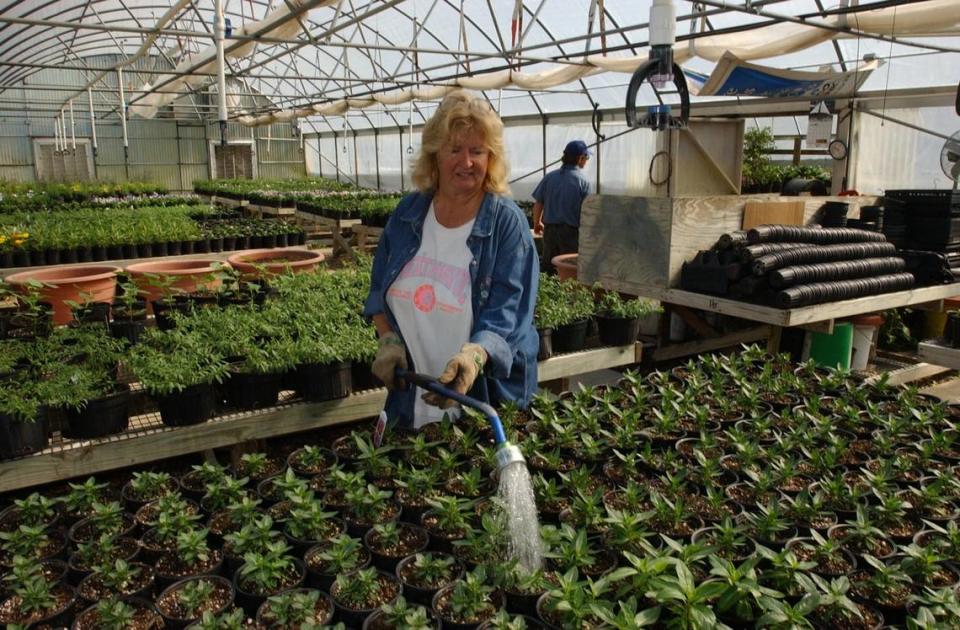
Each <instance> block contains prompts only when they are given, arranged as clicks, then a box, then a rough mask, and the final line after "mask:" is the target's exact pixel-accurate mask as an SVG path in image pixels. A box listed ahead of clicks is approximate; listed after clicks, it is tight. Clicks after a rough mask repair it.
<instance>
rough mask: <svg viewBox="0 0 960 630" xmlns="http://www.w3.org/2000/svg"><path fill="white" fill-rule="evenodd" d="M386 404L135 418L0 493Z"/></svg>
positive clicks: (12, 463) (351, 401) (358, 398)
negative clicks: (201, 418) (172, 423)
mask: <svg viewBox="0 0 960 630" xmlns="http://www.w3.org/2000/svg"><path fill="white" fill-rule="evenodd" d="M641 351H642V345H641V344H639V343H636V344H630V345H626V346H617V347H604V348H596V349H593V350H584V351H583V352H574V353H570V354H563V355H558V356H555V357H552V358H550V359H548V360H546V361H541V362H540V363H539V375H540V380H541V381H547V380H554V379H558V378H564V377H568V376H575V375H577V374H583V373H586V372H592V371H594V370H600V369H604V368H608V367H617V366H623V365H630V364H633V363H637V362H639V361H640V358H641ZM385 399H386V390H384V389H373V390H367V391H362V392H358V393H354V394H351V395H350V396H348V397H346V398H342V399H340V400H332V401H328V402H322V403H308V402H302V401H300V400H299V399H295V398H293V393H292V392H284V394H283V395H282V396H281V403H280V404H278V405H277V406H275V407H270V408H267V409H259V410H256V411H248V412H240V413H232V414H227V415H222V416H217V417H216V418H213V419H212V420H210V421H208V422H205V423H203V424H198V425H194V426H188V427H168V426H166V425H164V424H163V423H162V422H161V421H160V416H159V414H157V413H150V414H145V415H141V416H134V417H132V418H131V419H130V427H129V428H128V430H127V431H126V432H124V433H120V434H117V435H111V436H107V437H104V438H99V439H95V440H62V441H59V442H56V443H53V444H52V445H51V446H50V447H48V448H46V449H44V450H43V451H41V452H39V453H36V454H34V455H30V456H28V457H24V458H20V459H14V460H7V461H0V492H8V491H10V490H17V489H20V488H28V487H31V486H36V485H40V484H45V483H50V482H52V481H58V480H62V479H70V478H73V477H79V476H86V475H91V474H94V473H98V472H102V471H105V470H112V469H115V468H124V467H126V466H133V465H136V464H143V463H145V462H150V461H156V460H161V459H166V458H168V457H176V456H179V455H185V454H188V453H195V452H199V451H203V450H207V449H213V448H222V447H226V446H231V445H233V444H238V443H241V442H246V441H250V440H258V439H263V438H270V437H275V436H278V435H285V434H288V433H297V432H299V431H309V430H311V429H319V428H322V427H330V426H335V425H339V424H346V423H350V422H355V421H357V420H363V419H365V418H372V417H374V416H376V415H377V414H378V413H379V412H380V410H381V409H382V408H383V403H384V400H385Z"/></svg>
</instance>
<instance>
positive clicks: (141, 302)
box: [110, 280, 147, 345]
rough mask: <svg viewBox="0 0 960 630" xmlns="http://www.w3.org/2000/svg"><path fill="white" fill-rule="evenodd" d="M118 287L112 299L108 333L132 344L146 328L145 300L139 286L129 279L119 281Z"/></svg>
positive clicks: (138, 339) (137, 340)
mask: <svg viewBox="0 0 960 630" xmlns="http://www.w3.org/2000/svg"><path fill="white" fill-rule="evenodd" d="M119 288H120V291H119V293H118V294H117V295H116V296H115V297H114V299H113V308H112V312H113V321H111V322H110V334H111V335H113V336H114V337H115V338H117V339H124V340H126V341H127V343H129V344H131V345H133V344H135V343H137V342H139V341H140V337H141V336H142V335H143V331H144V330H145V329H146V320H147V301H146V300H145V299H144V298H143V292H142V291H141V290H140V288H139V287H138V286H137V285H136V284H135V283H133V282H131V281H129V280H127V281H125V282H121V283H120V285H119Z"/></svg>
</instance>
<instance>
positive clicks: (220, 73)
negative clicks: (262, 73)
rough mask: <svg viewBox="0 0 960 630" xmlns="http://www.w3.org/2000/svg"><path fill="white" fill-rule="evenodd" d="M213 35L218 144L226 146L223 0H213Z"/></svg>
mask: <svg viewBox="0 0 960 630" xmlns="http://www.w3.org/2000/svg"><path fill="white" fill-rule="evenodd" d="M213 10H214V13H215V15H214V21H213V35H214V38H215V41H216V44H217V120H218V121H219V123H220V146H222V147H225V146H227V75H226V71H225V70H224V66H225V65H226V62H225V61H224V56H223V33H224V30H225V29H226V24H225V23H224V19H223V0H214V2H213Z"/></svg>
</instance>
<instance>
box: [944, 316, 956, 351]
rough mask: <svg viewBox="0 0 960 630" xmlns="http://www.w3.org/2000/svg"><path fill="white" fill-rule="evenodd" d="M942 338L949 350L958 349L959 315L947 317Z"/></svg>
mask: <svg viewBox="0 0 960 630" xmlns="http://www.w3.org/2000/svg"><path fill="white" fill-rule="evenodd" d="M943 336H944V338H945V340H946V342H947V344H949V346H950V347H951V348H960V313H950V314H948V315H947V323H946V326H944V329H943Z"/></svg>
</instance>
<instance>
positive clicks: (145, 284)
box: [127, 258, 227, 310]
mask: <svg viewBox="0 0 960 630" xmlns="http://www.w3.org/2000/svg"><path fill="white" fill-rule="evenodd" d="M226 264H227V263H225V262H223V261H220V260H215V259H213V258H197V259H194V260H154V261H150V262H142V263H135V264H132V265H130V266H128V267H127V274H129V275H130V278H131V279H132V280H133V282H134V283H136V285H137V287H138V288H139V289H140V290H141V291H143V294H144V298H145V299H146V301H147V304H150V305H151V306H150V308H151V310H152V308H153V307H152V302H153V301H154V300H158V299H160V298H161V297H163V295H162V294H161V290H160V288H159V287H155V286H152V285H151V284H150V278H149V276H152V275H155V276H175V277H176V280H175V281H174V282H173V283H172V284H171V286H170V289H171V290H172V291H173V292H174V293H175V294H176V293H193V292H195V291H198V290H200V289H204V290H208V291H210V290H215V289H218V288H219V287H220V284H221V281H220V279H219V278H211V277H210V275H211V274H212V273H213V272H214V271H215V270H216V269H215V267H214V265H226Z"/></svg>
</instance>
